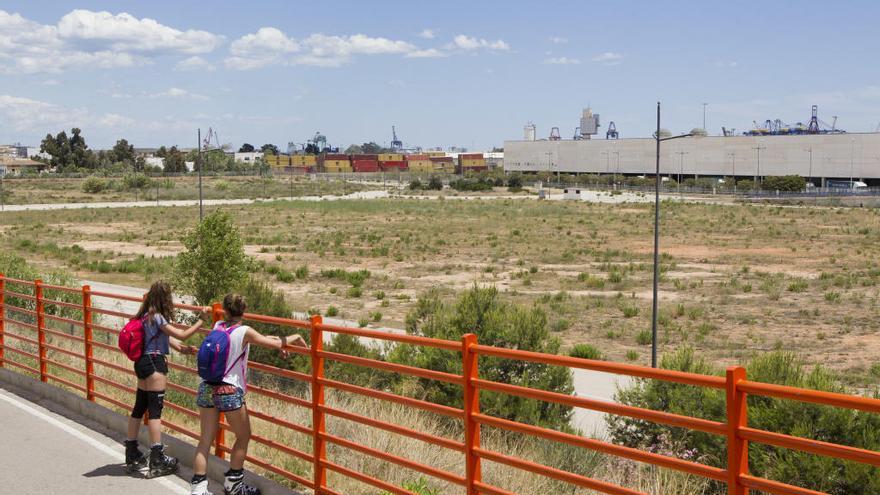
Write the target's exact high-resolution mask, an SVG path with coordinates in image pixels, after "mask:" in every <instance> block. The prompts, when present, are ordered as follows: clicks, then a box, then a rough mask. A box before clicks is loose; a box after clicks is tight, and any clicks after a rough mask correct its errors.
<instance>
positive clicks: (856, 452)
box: [739, 427, 880, 466]
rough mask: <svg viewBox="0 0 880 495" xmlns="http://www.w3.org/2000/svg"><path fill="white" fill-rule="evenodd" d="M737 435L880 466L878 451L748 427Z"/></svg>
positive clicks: (756, 440)
mask: <svg viewBox="0 0 880 495" xmlns="http://www.w3.org/2000/svg"><path fill="white" fill-rule="evenodd" d="M739 436H741V437H742V438H744V439H746V440H749V441H751V442H758V443H764V444H767V445H773V446H775V447H782V448H784V449H794V450H800V451H802V452H809V453H811V454H816V455H821V456H826V457H837V458H838V459H844V460H847V461H855V462H862V463H865V464H872V465H874V466H880V452H874V451H872V450H865V449H860V448H857V447H849V446H846V445H838V444H834V443H828V442H822V441H819V440H812V439H809V438H801V437H795V436H791V435H784V434H781V433H772V432H769V431H765V430H757V429H755V428H748V427H745V428H740V429H739Z"/></svg>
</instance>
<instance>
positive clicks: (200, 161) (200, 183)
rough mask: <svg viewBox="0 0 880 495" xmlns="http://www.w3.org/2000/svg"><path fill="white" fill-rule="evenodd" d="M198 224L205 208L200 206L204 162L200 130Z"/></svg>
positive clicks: (203, 215)
mask: <svg viewBox="0 0 880 495" xmlns="http://www.w3.org/2000/svg"><path fill="white" fill-rule="evenodd" d="M198 149H199V154H198V158H199V163H198V166H199V222H201V221H202V220H203V219H204V218H205V208H204V206H203V205H202V199H203V196H202V166H203V165H204V162H205V161H204V160H202V129H201V127H200V128H199V147H198Z"/></svg>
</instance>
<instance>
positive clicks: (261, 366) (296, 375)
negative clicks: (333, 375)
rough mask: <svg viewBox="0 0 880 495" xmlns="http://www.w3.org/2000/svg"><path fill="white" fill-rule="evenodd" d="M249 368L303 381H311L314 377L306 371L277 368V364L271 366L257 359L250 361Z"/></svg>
mask: <svg viewBox="0 0 880 495" xmlns="http://www.w3.org/2000/svg"><path fill="white" fill-rule="evenodd" d="M248 368H250V369H253V370H260V371H264V372H266V373H270V374H272V375H275V376H280V377H284V378H291V379H293V380H299V381H302V382H310V381H311V380H312V377H311V376H309V375H307V374H305V373H300V372H298V371H291V370H286V369H282V368H276V367H275V366H269V365H268V364H263V363H257V362H255V361H249V362H248Z"/></svg>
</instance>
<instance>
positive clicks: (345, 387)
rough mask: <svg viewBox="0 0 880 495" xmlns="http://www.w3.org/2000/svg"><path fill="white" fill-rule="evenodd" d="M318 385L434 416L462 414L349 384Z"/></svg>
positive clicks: (323, 381) (326, 382)
mask: <svg viewBox="0 0 880 495" xmlns="http://www.w3.org/2000/svg"><path fill="white" fill-rule="evenodd" d="M318 383H320V384H321V385H326V386H328V387H333V388H335V389H338V390H342V391H345V392H350V393H353V394H358V395H363V396H366V397H371V398H373V399H382V400H385V401H388V402H393V403H395V404H403V405H407V406H410V407H415V408H418V409H422V410H424V411H429V412H432V413H436V414H442V415H444V416H450V417H453V418H461V417H462V415H463V414H464V411H462V410H461V409H456V408H454V407H449V406H444V405H441V404H435V403H433V402H427V401H423V400H419V399H412V398H410V397H403V396H402V395H396V394H392V393H388V392H382V391H380V390H375V389H372V388H367V387H361V386H358V385H352V384H350V383H345V382H339V381H336V380H330V379H327V378H320V379H318Z"/></svg>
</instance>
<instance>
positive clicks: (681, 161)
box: [675, 151, 690, 197]
mask: <svg viewBox="0 0 880 495" xmlns="http://www.w3.org/2000/svg"><path fill="white" fill-rule="evenodd" d="M675 154H676V155H678V196H679V197H681V174H682V172H683V171H684V155H689V154H690V153H688V152H687V151H677V152H676V153H675Z"/></svg>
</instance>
